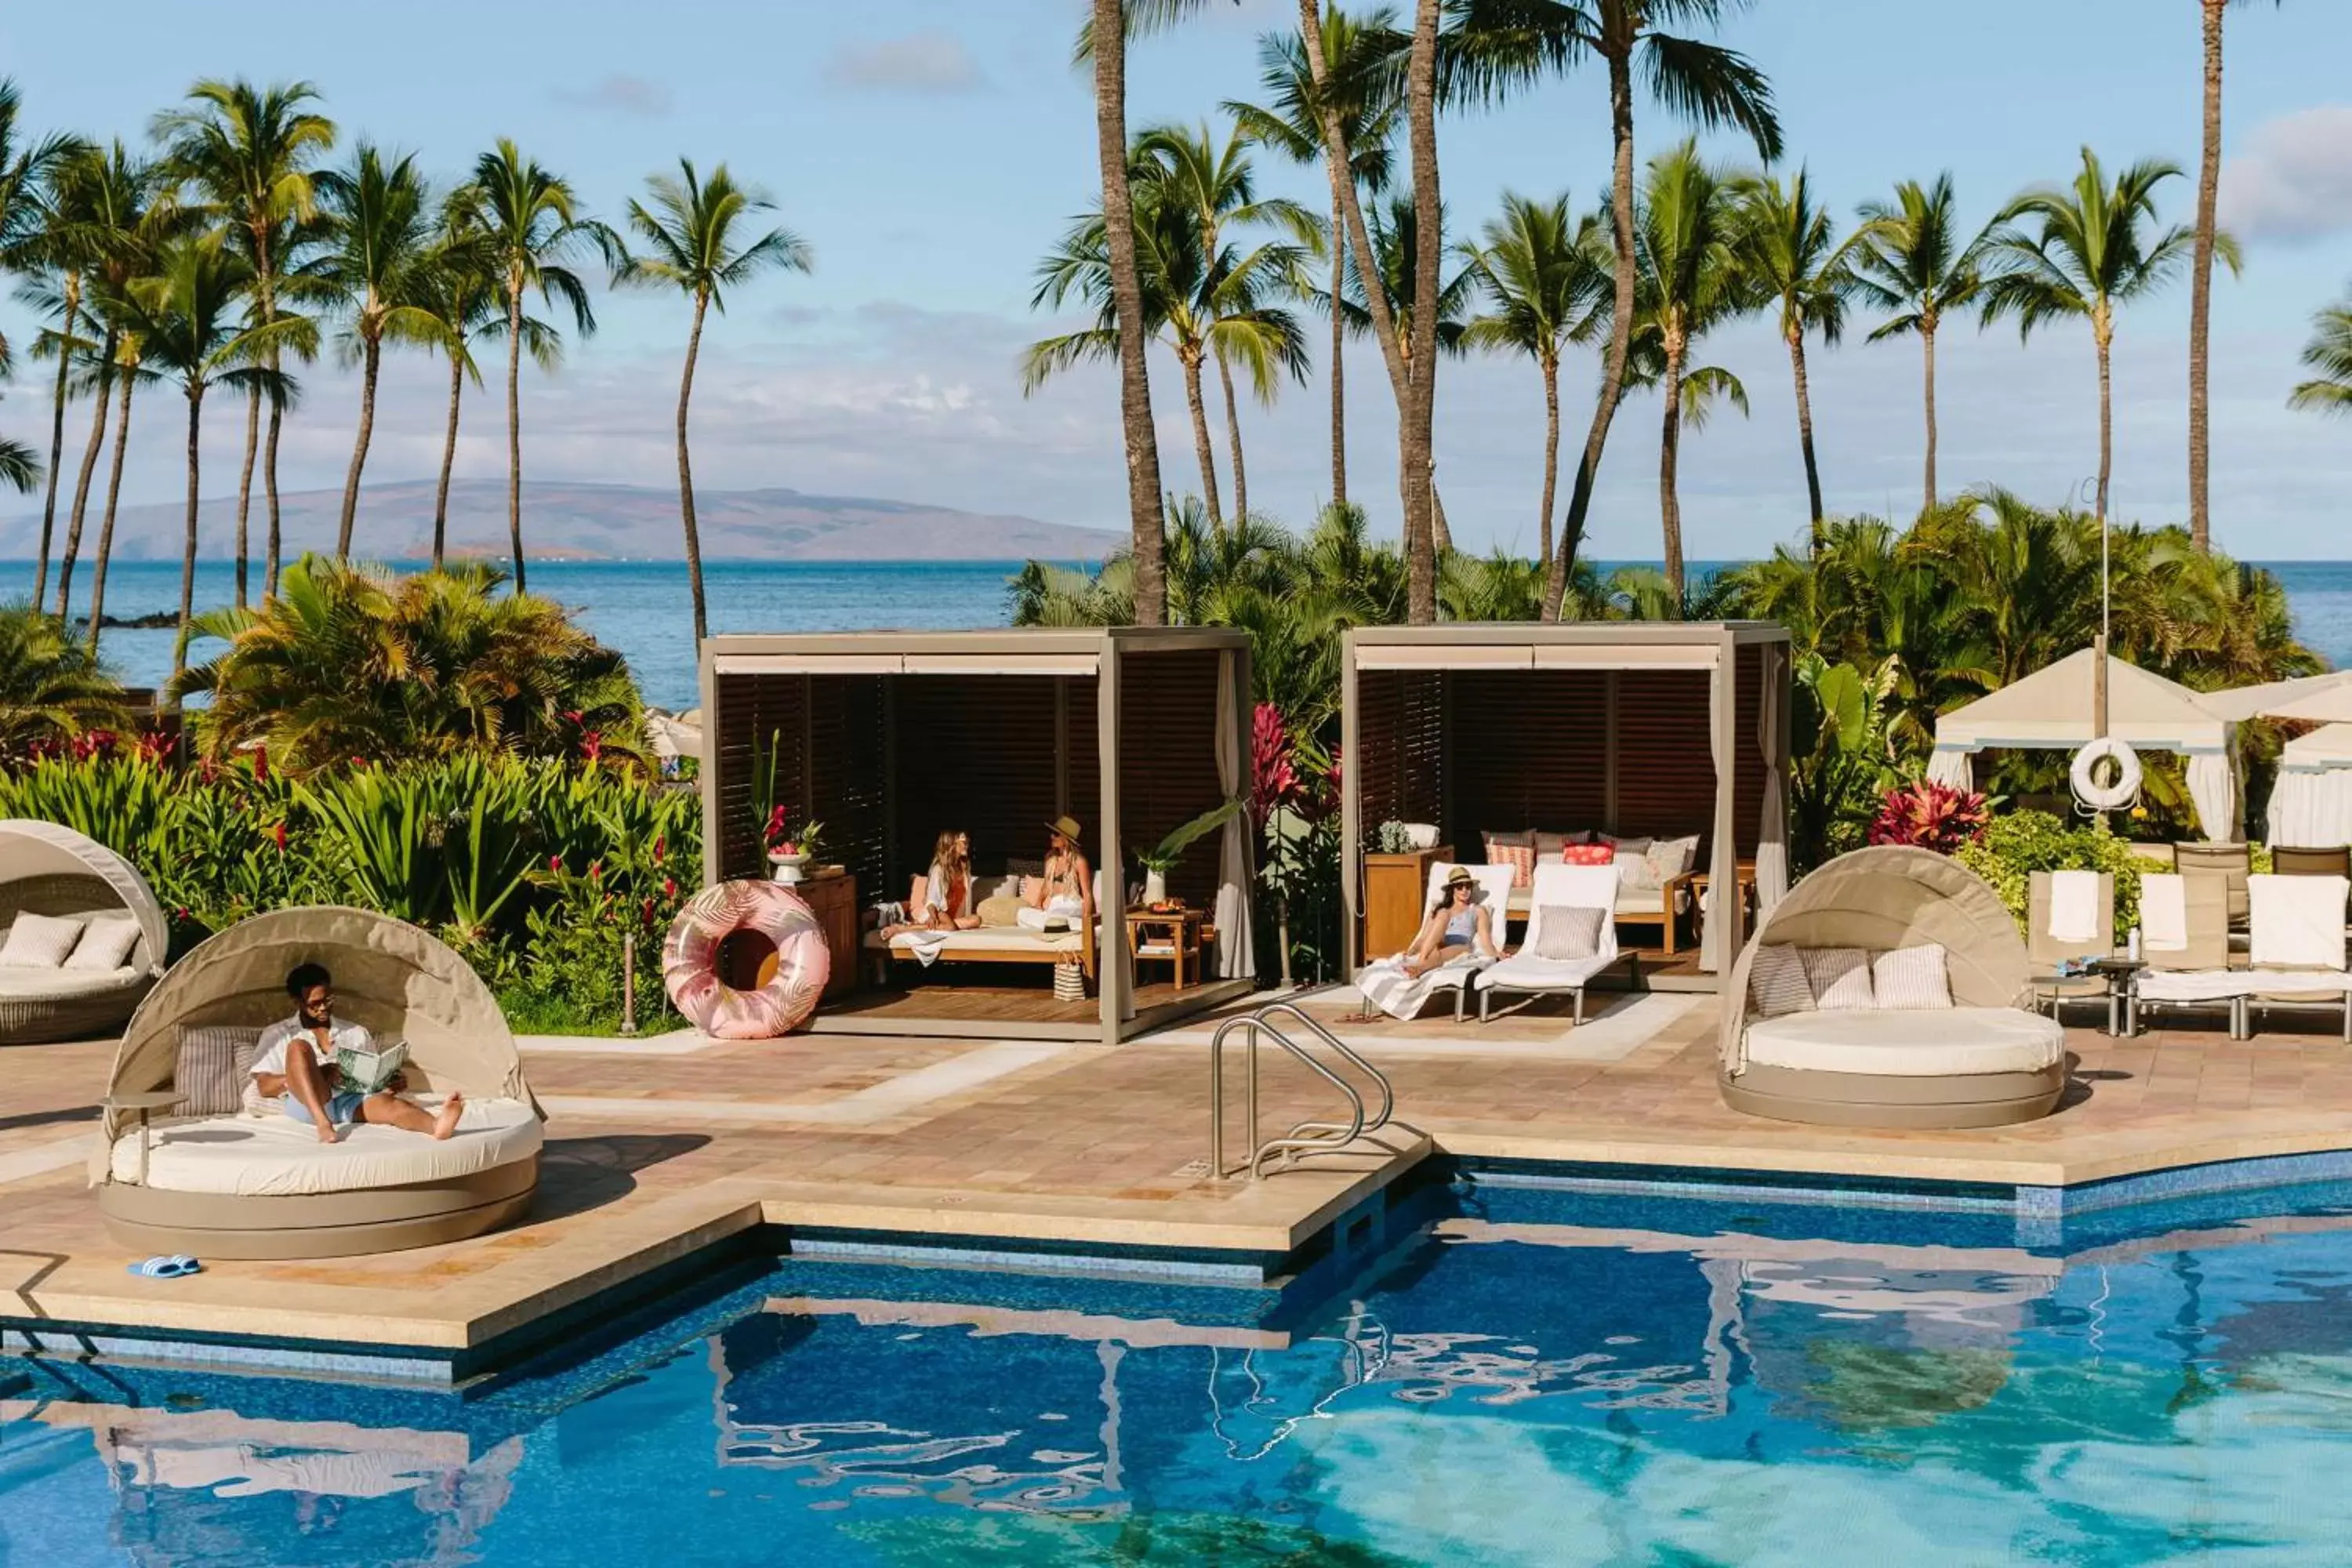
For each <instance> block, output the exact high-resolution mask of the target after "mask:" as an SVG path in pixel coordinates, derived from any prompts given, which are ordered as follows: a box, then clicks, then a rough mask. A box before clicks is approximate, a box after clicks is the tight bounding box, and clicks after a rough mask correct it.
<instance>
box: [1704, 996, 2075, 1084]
mask: <svg viewBox="0 0 2352 1568" xmlns="http://www.w3.org/2000/svg"><path fill="white" fill-rule="evenodd" d="M2065 1055H2066V1032H2065V1030H2064V1029H2063V1028H2062V1027H2061V1026H2059V1025H2058V1024H2057V1023H2056V1022H2055V1021H2054V1020H2053V1019H2050V1018H2045V1017H2043V1016H2042V1015H2041V1014H2039V1013H2028V1012H2026V1011H2025V1010H2024V1009H2022V1008H2020V1007H1948V1008H1944V1009H1941V1010H1939V1011H1912V1012H1881V1011H1876V1010H1871V1009H1863V1008H1849V1009H1846V1010H1845V1011H1843V1012H1836V1013H1823V1012H1812V1013H1791V1014H1789V1015H1788V1016H1785V1017H1780V1018H1759V1019H1758V1020H1757V1021H1756V1022H1755V1023H1753V1024H1750V1025H1749V1026H1748V1061H1749V1062H1751V1063H1753V1064H1755V1065H1757V1066H1759V1067H1776V1068H1797V1069H1800V1070H1802V1071H1806V1072H1851V1073H1874V1074H1877V1075H1879V1076H1881V1077H1886V1078H1964V1077H1967V1076H1969V1075H1970V1074H1973V1073H1994V1072H2040V1071H2041V1070H2042V1069H2043V1068H2047V1067H2049V1066H2051V1065H2052V1064H2053V1063H2055V1062H2059V1061H2063V1060H2064V1059H2065Z"/></svg>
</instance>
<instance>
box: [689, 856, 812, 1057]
mask: <svg viewBox="0 0 2352 1568" xmlns="http://www.w3.org/2000/svg"><path fill="white" fill-rule="evenodd" d="M737 931H752V932H756V933H757V934H758V935H760V936H762V937H765V938H766V939H767V940H768V941H770V942H773V943H775V944H776V972H775V973H774V975H773V976H772V977H771V978H770V979H769V981H768V983H767V984H765V985H762V986H761V987H760V988H759V989H758V990H756V991H739V990H737V989H736V988H735V987H734V986H732V985H730V984H727V983H726V982H725V981H723V980H721V979H720V978H719V943H720V942H725V941H726V940H727V939H728V938H729V937H730V936H733V935H734V934H735V933H736V932H737ZM832 973H833V951H832V949H830V948H828V947H827V946H826V945H825V942H824V928H823V927H822V926H820V925H819V924H818V923H817V918H816V916H815V914H814V913H813V912H812V911H811V910H810V909H809V907H808V905H807V904H805V903H803V901H802V900H801V896H800V895H799V894H798V893H795V892H793V890H792V889H790V888H788V887H785V886H783V885H782V883H778V882H721V883H719V885H718V886H717V887H715V888H708V889H704V890H703V891H702V893H701V894H700V895H699V896H698V897H697V898H696V899H695V900H694V901H693V902H692V903H689V904H688V905H687V906H686V908H684V909H682V910H679V911H678V913H677V920H676V921H674V922H672V924H671V926H670V928H669V939H668V940H667V942H663V943H662V984H663V985H664V986H665V987H666V988H667V990H668V992H669V999H670V1001H671V1002H672V1003H674V1004H676V1005H677V1010H678V1011H679V1012H680V1013H683V1014H684V1015H686V1020H687V1022H688V1023H689V1024H692V1025H693V1026H695V1027H696V1028H698V1029H699V1030H701V1031H702V1032H703V1033H704V1034H706V1035H709V1036H711V1037H714V1038H717V1039H721V1040H772V1039H774V1038H775V1037H777V1036H779V1035H786V1034H790V1033H791V1032H792V1031H793V1030H794V1029H797V1028H799V1027H800V1026H802V1025H803V1024H805V1023H807V1022H808V1020H809V1016H810V1015H811V1014H813V1013H814V1012H815V1011H816V1004H817V999H818V998H819V997H820V996H822V995H824V983H825V981H826V980H827V979H829V978H830V977H831V976H832Z"/></svg>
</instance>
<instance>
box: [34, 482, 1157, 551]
mask: <svg viewBox="0 0 2352 1568" xmlns="http://www.w3.org/2000/svg"><path fill="white" fill-rule="evenodd" d="M433 494H434V484H433V481H432V480H430V479H414V480H404V481H401V482H398V483H394V484H373V485H366V486H363V487H362V489H361V490H360V505H359V520H358V524H357V526H356V529H355V531H354V538H353V542H352V552H353V553H354V554H357V555H362V556H365V557H368V558H370V559H376V560H394V559H415V558H418V557H422V556H426V555H430V554H431V553H432V552H433ZM694 502H695V515H696V519H697V521H698V522H699V523H700V525H701V531H702V553H703V557H704V559H706V560H720V561H723V560H732V561H1016V560H1026V559H1030V558H1033V557H1034V558H1037V559H1041V560H1050V561H1098V560H1100V559H1102V557H1104V556H1106V555H1108V554H1109V553H1110V552H1111V551H1113V550H1114V549H1116V548H1118V545H1119V544H1120V543H1121V542H1123V541H1124V535H1123V534H1118V533H1113V532H1110V531H1106V530H1103V529H1096V528H1073V527H1070V526H1068V525H1066V524H1063V523H1055V522H1040V521H1037V520H1036V519H1035V518H1030V517H1012V516H1005V515H1002V514H997V513H985V512H971V511H958V510H954V509H953V508H951V507H939V506H924V505H920V504H919V503H916V502H912V501H898V500H876V499H874V498H872V497H866V496H817V495H804V494H803V493H802V492H801V491H799V490H792V489H758V490H721V489H709V490H697V491H696V492H695V497H694ZM342 503H343V494H342V491H341V490H340V489H331V490H326V489H320V490H289V491H286V492H284V493H283V494H281V496H280V498H279V512H280V516H281V517H282V519H283V526H284V529H285V534H286V547H287V552H288V554H289V555H296V554H299V553H300V552H303V551H305V550H320V551H326V550H332V549H333V548H334V545H335V528H336V524H337V522H338V521H339V520H340V519H341V515H342ZM522 505H523V514H522V527H523V545H524V548H525V549H527V550H528V551H530V554H531V555H532V557H533V558H534V559H544V560H551V561H615V560H633V561H677V560H681V559H683V558H684V556H685V554H686V544H685V541H684V540H683V538H681V537H680V534H679V531H678V517H677V490H675V489H668V488H666V487H665V488H655V487H650V486H639V485H595V484H565V483H560V482H541V481H534V480H530V479H525V480H524V481H523V489H522ZM267 516H268V513H267V512H266V511H265V510H263V507H262V500H261V495H260V491H259V487H258V486H256V487H255V494H254V497H253V504H252V509H251V511H250V514H249V517H248V521H247V527H248V528H249V529H250V530H251V532H252V548H253V552H254V553H255V554H256V555H258V554H259V553H260V552H261V549H262V544H263V536H264V533H265V531H266V530H267V527H268V524H267V522H266V521H265V520H266V518H267ZM185 517H186V513H185V512H184V510H182V507H181V505H180V503H178V502H164V503H162V504H157V505H148V506H131V507H124V508H123V509H122V510H121V511H120V512H119V513H117V514H116V518H115V525H114V551H115V556H116V558H117V559H119V560H131V561H142V560H149V561H152V560H173V561H176V560H178V559H179V556H180V544H181V530H182V528H183V526H184V520H185ZM197 527H198V530H199V531H200V539H199V542H198V546H197V549H198V552H199V553H200V554H202V555H203V556H205V558H207V559H218V558H220V557H223V556H226V555H227V554H229V553H230V552H232V551H233V549H234V548H235V544H234V541H235V539H236V498H235V497H234V496H218V497H214V498H212V499H209V500H205V501H203V502H201V503H200V504H199V507H198V510H197ZM58 528H59V531H60V532H62V531H63V528H64V520H63V519H62V518H60V519H59V520H58ZM97 530H98V518H97V516H96V515H95V508H93V509H92V515H91V516H90V517H89V519H88V520H87V521H85V523H84V525H83V541H82V542H83V548H84V550H88V549H89V548H90V546H91V545H92V543H93V542H95V539H96V535H97ZM40 535H41V516H40V513H39V512H38V511H32V512H27V513H20V514H18V515H16V516H14V517H9V518H6V519H0V557H6V558H30V557H31V556H33V555H34V554H36V553H37V552H38V550H39V548H40ZM449 551H450V553H452V554H454V555H467V556H483V557H487V558H489V559H492V560H496V559H499V558H502V557H503V556H504V555H505V554H506V552H507V487H506V481H505V480H504V479H459V480H457V481H456V482H454V483H453V484H451V485H450V487H449Z"/></svg>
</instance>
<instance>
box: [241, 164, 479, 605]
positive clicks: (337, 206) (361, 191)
mask: <svg viewBox="0 0 2352 1568" xmlns="http://www.w3.org/2000/svg"><path fill="white" fill-rule="evenodd" d="M317 184H318V191H319V205H320V209H321V211H322V212H323V213H324V215H325V216H326V219H327V223H328V235H329V239H328V241H327V248H326V252H325V254H323V255H322V256H320V258H318V261H317V263H316V266H315V272H316V274H317V276H318V278H319V279H320V281H321V282H322V283H323V284H324V285H325V286H326V287H327V288H328V289H331V290H332V291H333V292H334V294H335V296H336V297H337V298H338V299H340V300H343V301H345V302H346V305H345V308H346V309H347V310H349V311H350V319H349V321H347V322H346V324H345V325H344V327H343V330H342V333H341V346H342V358H343V361H344V363H351V362H352V360H354V359H356V360H357V361H358V362H359V363H360V366H361V371H360V427H359V434H358V435H357V436H356V437H354V438H353V439H352V466H351V471H350V472H349V473H348V474H347V475H346V476H345V477H344V479H343V510H342V518H341V522H340V523H339V524H338V526H337V529H336V531H335V559H336V560H338V561H342V560H347V559H349V557H350V555H351V552H352V520H353V518H354V517H355V516H356V515H357V513H358V510H359V500H360V475H361V474H362V471H363V470H364V469H365V468H366V467H367V454H368V440H369V437H371V436H372V435H373V433H374V430H375V388H376V377H377V374H378V373H379V372H380V371H381V369H382V367H383V344H384V340H385V339H387V338H390V339H391V340H393V341H394V342H412V343H431V342H436V341H437V339H438V331H439V323H438V321H436V319H435V317H434V315H433V313H432V310H431V307H430V306H429V305H428V304H426V303H425V297H426V285H427V281H428V280H427V279H426V277H425V273H426V271H427V269H428V268H429V267H430V266H431V264H432V258H433V228H434V222H433V213H432V210H431V206H430V202H429V194H428V193H427V191H426V190H425V176H424V175H422V174H418V173H417V170H416V160H415V157H414V156H413V155H412V156H407V157H403V158H400V159H398V160H396V161H394V162H393V163H389V164H387V163H385V162H384V159H383V153H380V152H378V151H377V150H376V149H375V148H374V147H373V145H371V144H369V143H367V142H361V143H360V145H359V149H358V151H357V152H356V153H354V154H353V155H352V162H351V164H350V166H349V167H347V168H342V169H331V170H329V171H327V172H326V173H324V174H320V175H319V176H318V180H317ZM273 559H274V557H273Z"/></svg>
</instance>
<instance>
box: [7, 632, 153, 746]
mask: <svg viewBox="0 0 2352 1568" xmlns="http://www.w3.org/2000/svg"><path fill="white" fill-rule="evenodd" d="M128 727H129V726H128V722H127V716H126V714H125V712H124V710H123V705H122V688H121V686H119V685H117V684H116V683H115V681H114V679H112V678H111V677H110V676H109V675H108V674H107V672H106V670H105V668H104V667H102V666H101V665H100V663H99V662H98V658H97V656H95V655H94V654H92V653H91V652H90V651H89V649H87V648H85V647H82V646H81V645H80V644H79V643H77V642H75V641H73V640H72V639H71V638H70V637H67V636H66V632H65V625H64V623H63V622H62V621H60V620H58V617H57V616H50V615H46V614H44V613H43V612H42V611H41V608H40V606H38V605H0V757H17V756H21V755H23V754H24V752H26V750H27V749H28V748H29V747H31V746H34V745H36V744H39V743H42V742H57V741H62V740H69V739H71V738H72V737H74V736H76V735H79V734H83V733H86V732H87V731H91V730H114V729H126V728H128Z"/></svg>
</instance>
